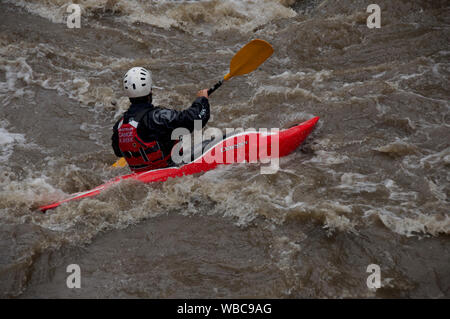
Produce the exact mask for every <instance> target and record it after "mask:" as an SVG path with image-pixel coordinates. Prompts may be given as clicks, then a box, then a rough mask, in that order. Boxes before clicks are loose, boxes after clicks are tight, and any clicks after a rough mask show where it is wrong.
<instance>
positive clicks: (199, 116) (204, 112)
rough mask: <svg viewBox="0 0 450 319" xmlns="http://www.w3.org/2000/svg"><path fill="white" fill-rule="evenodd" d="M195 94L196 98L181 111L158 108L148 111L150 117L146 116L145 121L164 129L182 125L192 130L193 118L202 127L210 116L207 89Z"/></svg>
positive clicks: (167, 129)
mask: <svg viewBox="0 0 450 319" xmlns="http://www.w3.org/2000/svg"><path fill="white" fill-rule="evenodd" d="M197 95H198V97H197V99H196V100H195V101H194V102H193V103H192V105H191V107H190V108H188V109H186V110H183V111H176V110H170V109H159V110H157V111H155V112H149V113H148V116H149V117H151V118H148V119H147V121H151V123H152V124H154V125H156V126H157V127H158V128H160V129H163V130H166V131H173V130H174V129H176V128H178V127H184V128H187V129H188V130H189V131H190V132H192V131H193V130H194V121H195V120H201V121H202V127H204V126H205V125H206V123H207V122H208V120H209V117H210V109H209V102H208V93H207V90H202V91H199V93H198V94H197Z"/></svg>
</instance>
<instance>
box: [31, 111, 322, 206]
mask: <svg viewBox="0 0 450 319" xmlns="http://www.w3.org/2000/svg"><path fill="white" fill-rule="evenodd" d="M318 120H319V117H314V118H312V119H310V120H308V121H306V122H303V123H301V124H298V125H295V126H292V127H290V128H288V129H284V130H281V131H279V132H277V133H270V131H268V132H267V133H263V132H257V131H246V132H243V133H240V134H236V135H232V136H229V137H226V138H224V139H222V140H221V141H220V142H218V143H216V144H214V145H208V146H207V148H206V150H204V151H203V154H202V155H201V156H200V157H198V158H196V159H195V160H194V161H192V162H189V163H187V164H183V165H182V166H175V167H167V168H161V169H156V170H152V171H148V172H141V173H133V174H128V175H124V176H120V177H116V178H114V179H112V180H110V181H108V182H106V183H105V184H102V185H100V186H97V187H96V188H94V189H91V190H88V191H85V192H80V193H75V194H72V195H71V196H69V197H68V198H66V199H63V200H61V201H59V202H56V203H53V204H50V205H46V206H42V207H39V210H41V211H42V212H45V211H46V210H48V209H52V208H55V207H58V206H59V205H61V204H63V203H65V202H68V201H72V200H78V199H82V198H86V197H91V196H94V195H97V194H100V193H101V192H102V191H104V190H105V189H107V188H109V187H111V186H113V185H116V184H118V183H120V182H121V181H123V180H126V179H134V180H138V181H141V182H144V183H152V182H163V181H166V180H167V179H168V178H169V177H181V176H185V175H192V174H195V173H200V172H206V171H209V170H212V169H214V168H216V167H217V166H218V165H224V164H227V165H228V164H233V163H244V162H247V163H249V162H250V163H252V162H256V161H264V160H266V161H265V163H267V159H270V158H274V157H283V156H286V155H288V154H290V153H292V152H293V151H294V150H295V149H296V148H297V147H299V146H300V144H301V143H303V141H304V140H305V139H306V138H307V137H308V135H309V134H310V133H311V132H312V130H313V129H314V127H315V125H316V123H317V121H318ZM277 135H278V136H277ZM273 141H278V145H279V147H278V152H276V151H275V148H273V147H272V146H273V145H272V144H273V143H274V142H273ZM217 159H218V160H217Z"/></svg>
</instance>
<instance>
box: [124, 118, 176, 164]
mask: <svg viewBox="0 0 450 319" xmlns="http://www.w3.org/2000/svg"><path fill="white" fill-rule="evenodd" d="M147 112H149V110H145V112H141V114H137V116H135V117H134V118H133V117H130V118H129V119H128V121H125V118H124V117H123V118H122V120H121V121H120V122H119V126H118V133H119V148H120V151H121V152H122V155H123V157H125V160H126V161H127V163H128V166H129V167H130V169H131V170H132V171H133V172H136V173H137V172H143V171H149V170H153V169H157V168H163V167H167V166H169V161H170V154H168V155H167V156H164V154H163V152H162V150H161V148H160V146H159V144H158V141H156V140H154V141H150V142H144V141H143V140H142V139H141V138H140V137H139V136H138V134H137V128H138V125H139V121H140V120H141V119H142V117H143V116H144V115H145V114H146V113H147Z"/></svg>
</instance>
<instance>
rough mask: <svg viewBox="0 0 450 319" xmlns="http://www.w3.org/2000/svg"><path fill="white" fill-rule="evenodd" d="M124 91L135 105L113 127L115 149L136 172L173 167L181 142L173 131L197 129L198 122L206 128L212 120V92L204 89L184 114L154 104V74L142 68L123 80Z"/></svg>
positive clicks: (126, 75) (127, 75)
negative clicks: (172, 152) (173, 137)
mask: <svg viewBox="0 0 450 319" xmlns="http://www.w3.org/2000/svg"><path fill="white" fill-rule="evenodd" d="M123 88H124V90H125V93H126V95H127V96H128V97H129V99H130V102H131V105H130V107H129V109H128V110H127V111H126V112H125V113H124V114H123V116H122V118H121V119H120V120H119V121H117V123H116V124H115V125H114V127H113V135H112V138H111V139H112V147H113V149H114V154H115V155H116V156H117V157H125V159H126V161H127V163H128V166H129V167H130V169H131V170H132V171H133V172H142V171H147V170H152V169H157V168H163V167H167V166H171V165H173V162H172V161H171V158H170V155H171V150H172V148H173V146H174V145H175V144H176V143H177V142H178V141H176V140H172V139H171V134H172V131H173V130H175V129H176V128H179V127H183V128H186V129H188V130H189V131H190V132H192V131H193V130H194V121H195V120H201V121H202V127H204V126H205V125H206V123H207V122H208V120H209V115H210V110H209V102H208V90H207V89H204V90H200V91H198V93H197V98H196V100H195V101H194V102H193V103H192V105H191V107H189V108H188V109H186V110H183V111H177V110H173V109H166V108H161V107H156V106H154V105H153V104H152V74H151V72H150V71H148V70H146V69H144V68H142V67H134V68H131V69H130V70H129V71H128V72H127V73H126V74H125V76H124V78H123Z"/></svg>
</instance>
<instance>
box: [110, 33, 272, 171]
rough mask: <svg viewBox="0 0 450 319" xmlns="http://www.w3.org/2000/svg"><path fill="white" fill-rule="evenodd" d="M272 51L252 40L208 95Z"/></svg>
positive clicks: (122, 163) (119, 163) (118, 164)
mask: <svg viewBox="0 0 450 319" xmlns="http://www.w3.org/2000/svg"><path fill="white" fill-rule="evenodd" d="M272 53H273V48H272V46H271V45H270V44H269V43H268V42H266V41H264V40H260V39H255V40H252V41H250V42H249V43H247V44H246V45H245V46H244V47H243V48H242V49H240V50H239V51H238V53H236V54H235V55H234V57H233V59H231V62H230V72H229V73H228V74H226V75H225V76H224V77H223V79H222V80H220V81H219V82H217V83H216V84H215V85H214V86H213V87H212V88H210V89H209V90H208V95H211V94H212V93H213V92H214V91H215V90H217V89H218V88H219V87H220V86H221V85H222V84H223V82H224V81H228V80H229V79H231V78H232V77H233V76H237V75H244V74H247V73H250V72H252V71H254V70H255V69H256V68H257V67H258V66H260V65H261V64H262V63H263V62H264V61H266V60H267V59H268V58H269V57H270V56H271V55H272ZM125 165H127V162H126V160H125V158H123V157H122V158H120V159H119V160H118V161H117V162H115V163H114V164H113V165H112V166H113V167H123V166H125Z"/></svg>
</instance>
